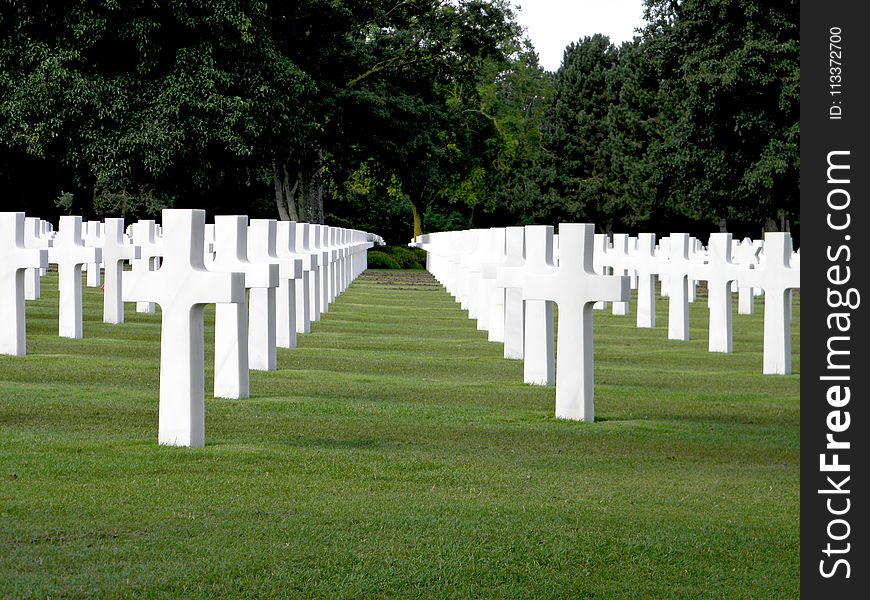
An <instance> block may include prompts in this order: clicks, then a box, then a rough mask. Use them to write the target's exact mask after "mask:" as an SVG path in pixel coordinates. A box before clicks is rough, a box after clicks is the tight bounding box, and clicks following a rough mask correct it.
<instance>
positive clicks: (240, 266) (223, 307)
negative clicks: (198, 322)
mask: <svg viewBox="0 0 870 600" xmlns="http://www.w3.org/2000/svg"><path fill="white" fill-rule="evenodd" d="M247 238H248V217H245V216H237V215H221V216H217V217H215V219H214V260H213V261H212V263H211V264H210V265H209V266H208V270H209V271H213V272H217V273H243V274H244V276H245V287H246V288H248V289H251V290H253V289H254V288H274V287H276V286H277V285H278V265H274V264H256V263H251V262H249V261H248V258H247V253H248V239H247ZM247 309H248V305H247V303H246V302H236V303H233V302H228V303H224V302H221V303H217V304H216V305H215V325H214V326H215V329H214V396H215V397H216V398H247V397H249V396H250V376H249V374H248V370H249V366H250V365H249V361H248V312H247Z"/></svg>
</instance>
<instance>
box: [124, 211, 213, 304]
mask: <svg viewBox="0 0 870 600" xmlns="http://www.w3.org/2000/svg"><path fill="white" fill-rule="evenodd" d="M203 235H204V234H203ZM130 237H131V238H133V244H134V245H136V246H138V247H139V258H137V259H134V260H133V261H132V262H133V272H134V273H146V272H148V271H154V270H156V269H157V267H158V266H159V262H160V258H159V257H160V255H161V254H162V252H163V250H162V243H161V241H160V240H159V239H158V238H157V224H156V223H155V222H154V221H153V220H151V219H144V220H140V221H137V222H136V223H133V224H132V225H130ZM136 312H138V313H144V314H149V315H150V314H154V303H153V302H137V303H136Z"/></svg>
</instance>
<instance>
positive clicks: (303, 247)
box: [294, 223, 320, 333]
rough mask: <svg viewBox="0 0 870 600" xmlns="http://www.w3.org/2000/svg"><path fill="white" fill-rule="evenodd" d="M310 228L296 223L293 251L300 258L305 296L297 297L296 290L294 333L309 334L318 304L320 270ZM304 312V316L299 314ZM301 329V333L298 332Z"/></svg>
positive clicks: (297, 289)
mask: <svg viewBox="0 0 870 600" xmlns="http://www.w3.org/2000/svg"><path fill="white" fill-rule="evenodd" d="M311 235H312V227H311V225H309V224H308V223H296V246H295V249H294V251H295V252H296V254H298V255H300V256H301V257H302V268H303V269H304V271H303V273H302V288H301V289H302V290H303V293H306V294H307V296H306V298H304V299H300V297H299V289H300V288H298V287H297V288H296V293H297V296H296V332H297V333H311V321H312V320H313V319H314V316H313V315H314V312H315V311H316V310H317V306H318V305H319V304H320V269H319V268H318V264H319V258H320V257H319V256H318V254H317V252H316V251H314V250H312V247H311ZM300 300H301V301H300ZM300 311H304V312H305V314H304V316H303V315H302V314H300ZM300 327H301V331H300Z"/></svg>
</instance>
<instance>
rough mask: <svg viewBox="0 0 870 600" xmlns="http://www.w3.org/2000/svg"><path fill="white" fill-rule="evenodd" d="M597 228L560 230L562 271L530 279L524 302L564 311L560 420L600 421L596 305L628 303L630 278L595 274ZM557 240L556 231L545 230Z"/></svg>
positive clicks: (555, 268)
mask: <svg viewBox="0 0 870 600" xmlns="http://www.w3.org/2000/svg"><path fill="white" fill-rule="evenodd" d="M594 232H595V229H594V226H593V225H592V224H589V223H562V224H560V225H559V266H554V265H553V264H552V261H550V264H548V265H547V267H546V269H544V272H543V273H539V274H535V275H530V276H529V277H528V279H527V281H526V285H525V286H524V287H523V298H525V299H526V300H527V301H528V300H539V301H540V300H549V301H553V302H555V303H556V304H557V305H558V306H559V335H558V338H559V342H558V343H559V346H558V348H557V351H556V360H557V364H556V416H557V417H561V418H564V419H575V420H581V421H594V420H595V404H594V385H593V376H594V373H593V347H592V346H593V345H592V305H593V304H594V303H595V302H597V301H600V300H604V301H610V302H625V301H626V300H627V299H628V296H629V288H628V277H623V276H606V275H596V274H595V272H594V271H593V268H592V252H593V241H594V237H593V236H594ZM545 235H549V236H550V237H552V229H551V228H550V229H548V230H545Z"/></svg>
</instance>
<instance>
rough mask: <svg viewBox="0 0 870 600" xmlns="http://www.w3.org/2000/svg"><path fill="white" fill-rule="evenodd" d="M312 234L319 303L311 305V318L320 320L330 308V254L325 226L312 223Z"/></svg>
mask: <svg viewBox="0 0 870 600" xmlns="http://www.w3.org/2000/svg"><path fill="white" fill-rule="evenodd" d="M311 234H312V235H311V249H312V250H313V251H314V252H315V254H317V270H318V274H317V281H318V286H317V298H316V300H317V304H316V305H313V306H312V307H311V320H312V321H319V320H320V315H322V314H323V313H325V312H327V310H328V309H329V306H328V304H329V277H330V275H329V274H330V262H329V261H330V254H329V250H327V249H326V246H325V243H326V242H325V240H324V236H325V235H326V228H325V226H323V225H314V224H312V225H311Z"/></svg>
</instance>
